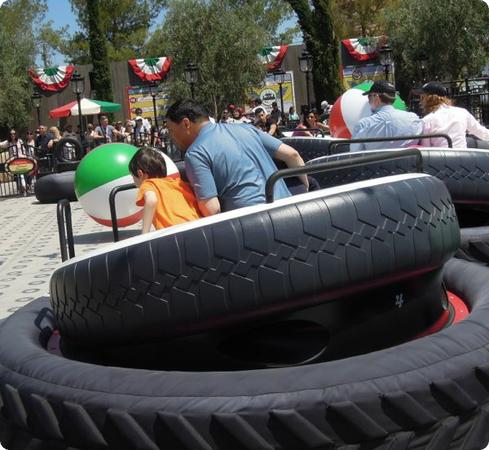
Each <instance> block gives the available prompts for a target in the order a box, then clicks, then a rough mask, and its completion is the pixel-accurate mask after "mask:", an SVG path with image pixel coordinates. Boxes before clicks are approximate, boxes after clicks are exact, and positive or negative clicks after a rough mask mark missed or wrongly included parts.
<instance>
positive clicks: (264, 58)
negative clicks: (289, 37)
mask: <svg viewBox="0 0 489 450" xmlns="http://www.w3.org/2000/svg"><path fill="white" fill-rule="evenodd" d="M288 48H289V46H288V45H276V46H274V47H264V48H262V49H261V50H260V53H258V58H260V61H261V62H262V63H263V64H267V69H268V71H269V72H273V71H274V70H277V69H278V68H279V67H280V66H281V65H282V61H283V59H284V56H285V54H286V53H287V49H288Z"/></svg>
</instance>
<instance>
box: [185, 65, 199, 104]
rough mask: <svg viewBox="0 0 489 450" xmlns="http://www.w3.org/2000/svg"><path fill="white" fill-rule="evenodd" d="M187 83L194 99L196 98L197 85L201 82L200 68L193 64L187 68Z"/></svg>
mask: <svg viewBox="0 0 489 450" xmlns="http://www.w3.org/2000/svg"><path fill="white" fill-rule="evenodd" d="M184 73H185V81H186V82H187V83H188V84H189V85H190V92H191V93H192V99H194V98H195V84H196V83H197V81H198V80H199V68H198V67H197V65H196V64H195V63H193V62H190V63H188V64H187V65H186V66H185V70H184Z"/></svg>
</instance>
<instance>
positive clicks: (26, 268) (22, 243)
mask: <svg viewBox="0 0 489 450" xmlns="http://www.w3.org/2000/svg"><path fill="white" fill-rule="evenodd" d="M71 212H72V221H73V234H74V241H75V255H79V254H82V253H87V252H90V251H91V250H94V249H95V248H97V247H99V246H101V245H107V244H108V243H110V242H112V229H110V228H107V227H104V226H102V225H99V224H98V223H96V222H94V221H93V220H92V219H90V218H89V217H88V216H87V215H86V214H85V213H84V211H83V209H82V208H81V206H80V205H79V204H78V203H77V202H75V203H71ZM140 227H141V225H140V224H136V225H133V226H131V227H128V228H124V229H121V230H120V231H119V236H120V239H121V240H122V239H124V238H127V237H130V236H134V235H136V234H139V233H140ZM0 233H1V238H0V319H3V318H5V317H7V316H9V315H10V314H12V313H14V312H15V311H16V310H18V309H19V308H22V306H23V305H25V304H26V303H28V302H30V301H32V300H35V299H36V298H38V297H42V296H45V295H49V279H50V277H51V273H52V272H53V271H54V269H55V268H56V266H57V265H58V264H60V263H61V252H60V246H59V234H58V224H57V218H56V205H43V204H40V203H38V202H37V200H36V198H35V197H34V196H28V197H12V198H0ZM0 449H4V447H2V446H1V445H0ZM4 450H5V449H4Z"/></svg>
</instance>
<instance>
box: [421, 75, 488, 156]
mask: <svg viewBox="0 0 489 450" xmlns="http://www.w3.org/2000/svg"><path fill="white" fill-rule="evenodd" d="M414 94H418V95H421V107H422V109H423V111H424V112H425V113H427V115H426V116H425V117H423V124H424V126H423V134H439V133H442V134H447V135H448V136H450V138H451V139H452V143H453V147H454V148H467V140H466V137H465V136H466V133H469V134H473V135H474V136H477V137H478V138H480V139H483V140H486V141H489V130H488V129H487V128H485V127H483V126H482V125H481V124H479V122H477V120H476V118H475V117H474V116H473V115H472V114H470V113H469V112H468V111H467V110H466V109H464V108H457V107H456V106H453V104H452V100H451V99H449V98H448V92H447V90H446V89H445V87H444V86H443V85H442V84H441V83H438V82H436V81H430V82H429V83H426V84H425V85H424V86H423V87H422V88H420V89H417V90H415V91H414ZM421 145H423V146H427V147H448V142H447V140H446V139H444V138H425V139H422V140H421Z"/></svg>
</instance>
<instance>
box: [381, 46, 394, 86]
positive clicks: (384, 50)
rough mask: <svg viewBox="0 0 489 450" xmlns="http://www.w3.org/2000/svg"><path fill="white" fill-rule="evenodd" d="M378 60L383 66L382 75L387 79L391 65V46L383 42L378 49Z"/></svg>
mask: <svg viewBox="0 0 489 450" xmlns="http://www.w3.org/2000/svg"><path fill="white" fill-rule="evenodd" d="M379 62H380V64H382V65H383V66H384V76H385V79H386V80H387V81H389V72H390V68H391V67H392V48H391V47H390V45H389V44H384V45H383V46H382V47H380V50H379Z"/></svg>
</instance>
